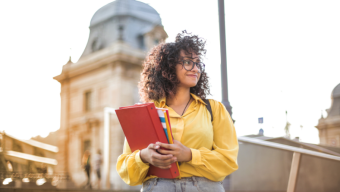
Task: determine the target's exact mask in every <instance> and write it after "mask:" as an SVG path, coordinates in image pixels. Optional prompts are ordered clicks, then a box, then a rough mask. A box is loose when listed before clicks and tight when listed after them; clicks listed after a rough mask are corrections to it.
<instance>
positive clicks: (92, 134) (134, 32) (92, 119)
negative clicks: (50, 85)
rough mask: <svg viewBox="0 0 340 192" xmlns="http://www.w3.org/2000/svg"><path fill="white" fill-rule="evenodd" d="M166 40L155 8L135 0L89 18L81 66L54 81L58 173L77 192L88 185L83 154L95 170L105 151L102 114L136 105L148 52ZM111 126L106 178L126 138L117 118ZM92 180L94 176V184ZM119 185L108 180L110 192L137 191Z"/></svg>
mask: <svg viewBox="0 0 340 192" xmlns="http://www.w3.org/2000/svg"><path fill="white" fill-rule="evenodd" d="M166 38H167V34H166V32H165V31H164V28H163V26H162V22H161V18H160V15H159V14H158V13H157V11H156V10H155V9H154V8H152V7H151V6H149V5H147V4H145V3H142V2H139V1H136V0H116V1H114V2H111V3H109V4H107V5H105V6H104V7H102V8H100V9H99V10H98V11H97V12H96V13H95V14H94V16H93V17H92V19H91V22H90V35H89V39H88V42H87V45H86V47H85V49H84V52H83V54H82V56H81V57H80V59H79V61H78V62H76V63H72V62H71V60H69V62H68V63H67V64H65V65H64V66H63V69H62V72H61V74H60V75H58V76H56V77H54V79H55V80H57V81H58V82H60V84H61V93H60V97H61V124H60V130H59V136H58V137H59V139H58V147H59V153H58V156H57V160H58V165H57V171H61V172H67V173H68V174H69V175H70V177H71V179H72V181H73V182H74V183H75V184H76V185H77V186H78V187H81V186H82V185H84V184H85V182H86V175H85V172H84V170H83V168H82V165H81V158H82V155H83V153H84V151H85V150H89V151H90V152H91V154H92V155H91V157H92V159H91V161H92V165H93V162H94V161H93V156H94V154H95V153H96V151H97V150H98V149H100V150H103V146H104V143H103V137H104V133H103V129H104V108H105V107H112V108H119V107H120V106H126V105H133V104H134V103H137V102H138V101H139V96H138V88H137V83H138V81H139V78H140V73H141V70H142V63H143V60H144V58H145V56H146V51H148V50H149V49H150V48H152V47H153V46H155V45H156V44H158V43H160V42H163V41H165V39H166ZM111 122H112V123H111V125H110V131H111V135H110V137H111V139H110V140H111V143H110V153H111V156H110V159H111V161H110V164H111V169H110V173H111V175H115V174H116V170H115V165H116V161H117V158H118V156H119V155H120V154H121V153H122V148H123V142H124V134H123V132H122V130H121V127H120V125H119V123H118V120H117V118H116V117H113V116H112V117H111ZM92 167H93V166H92ZM95 180H96V176H95V174H94V170H92V177H91V181H92V183H96V182H95ZM122 182H123V181H122V180H121V179H120V178H117V177H115V176H111V178H110V184H111V188H112V189H117V190H120V189H137V188H140V187H137V188H131V187H129V186H127V185H125V184H123V183H122ZM102 186H104V183H103V182H102ZM94 187H95V188H96V186H94Z"/></svg>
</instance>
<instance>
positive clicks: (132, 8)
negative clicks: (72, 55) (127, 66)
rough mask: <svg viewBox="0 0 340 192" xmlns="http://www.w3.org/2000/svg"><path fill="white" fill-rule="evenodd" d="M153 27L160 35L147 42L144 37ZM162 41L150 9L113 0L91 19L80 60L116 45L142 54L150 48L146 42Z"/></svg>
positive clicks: (132, 1) (126, 0) (128, 0)
mask: <svg viewBox="0 0 340 192" xmlns="http://www.w3.org/2000/svg"><path fill="white" fill-rule="evenodd" d="M157 27H161V28H162V30H163V32H161V33H163V35H158V36H160V37H154V38H151V39H150V37H146V36H145V35H147V33H151V31H152V30H154V29H155V28H157ZM163 36H164V37H163ZM166 37H167V35H166V33H165V31H164V28H163V26H162V20H161V17H160V16H159V14H158V12H157V11H156V10H155V9H154V8H152V7H151V6H150V5H148V4H145V3H142V2H140V1H136V0H116V1H113V2H111V3H109V4H107V5H105V6H103V7H102V8H100V9H98V11H97V12H96V13H95V14H94V15H93V17H92V19H91V22H90V35H89V39H88V42H87V45H86V47H85V49H84V52H83V54H82V56H81V58H83V57H85V56H86V55H90V54H91V53H93V52H96V51H99V50H101V49H105V48H107V47H109V46H110V45H112V44H113V43H114V42H117V41H123V42H124V43H126V44H128V45H129V46H131V47H133V48H136V49H143V50H144V49H145V47H146V45H149V44H150V42H147V41H152V40H153V41H155V42H157V41H158V40H162V39H165V38H166Z"/></svg>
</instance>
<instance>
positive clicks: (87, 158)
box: [82, 150, 91, 188]
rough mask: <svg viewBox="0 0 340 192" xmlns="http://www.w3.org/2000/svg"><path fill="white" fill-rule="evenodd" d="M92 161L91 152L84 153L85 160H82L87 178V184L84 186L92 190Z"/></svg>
mask: <svg viewBox="0 0 340 192" xmlns="http://www.w3.org/2000/svg"><path fill="white" fill-rule="evenodd" d="M90 159H91V153H90V151H89V150H86V151H85V152H84V155H83V158H82V165H83V167H84V170H85V173H86V176H87V183H86V185H85V186H84V187H85V188H87V187H88V188H91V183H90V173H91V163H90Z"/></svg>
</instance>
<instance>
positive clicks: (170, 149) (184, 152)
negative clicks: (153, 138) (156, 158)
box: [156, 140, 192, 162]
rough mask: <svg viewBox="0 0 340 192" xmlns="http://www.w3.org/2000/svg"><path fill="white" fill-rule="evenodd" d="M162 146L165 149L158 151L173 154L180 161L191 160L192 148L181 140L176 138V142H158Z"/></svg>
mask: <svg viewBox="0 0 340 192" xmlns="http://www.w3.org/2000/svg"><path fill="white" fill-rule="evenodd" d="M156 144H158V145H159V146H160V147H162V148H165V149H157V151H158V152H160V153H162V154H164V155H167V154H172V155H173V156H175V157H176V158H177V161H179V162H187V161H191V158H192V157H191V150H190V148H188V147H186V146H184V145H183V144H182V143H181V142H179V141H177V140H174V144H166V143H161V142H157V143H156Z"/></svg>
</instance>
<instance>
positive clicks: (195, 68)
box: [191, 63, 200, 72]
mask: <svg viewBox="0 0 340 192" xmlns="http://www.w3.org/2000/svg"><path fill="white" fill-rule="evenodd" d="M191 71H194V72H199V71H200V70H199V68H198V67H197V64H196V63H194V68H193V69H192V70H191Z"/></svg>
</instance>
